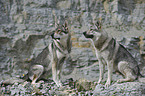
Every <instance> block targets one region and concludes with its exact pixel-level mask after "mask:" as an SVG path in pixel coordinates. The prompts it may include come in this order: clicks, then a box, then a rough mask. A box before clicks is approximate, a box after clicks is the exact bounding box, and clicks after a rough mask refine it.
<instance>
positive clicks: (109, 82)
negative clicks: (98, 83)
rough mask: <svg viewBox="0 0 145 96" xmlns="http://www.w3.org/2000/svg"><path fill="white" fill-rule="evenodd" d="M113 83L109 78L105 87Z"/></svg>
mask: <svg viewBox="0 0 145 96" xmlns="http://www.w3.org/2000/svg"><path fill="white" fill-rule="evenodd" d="M110 85H111V81H110V80H107V82H106V84H105V87H107V88H108V87H109V86H110Z"/></svg>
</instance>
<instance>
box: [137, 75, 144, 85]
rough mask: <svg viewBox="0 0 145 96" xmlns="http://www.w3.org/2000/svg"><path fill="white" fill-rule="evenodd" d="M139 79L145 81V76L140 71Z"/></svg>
mask: <svg viewBox="0 0 145 96" xmlns="http://www.w3.org/2000/svg"><path fill="white" fill-rule="evenodd" d="M138 80H139V82H142V83H145V76H144V75H142V74H141V73H139V77H138Z"/></svg>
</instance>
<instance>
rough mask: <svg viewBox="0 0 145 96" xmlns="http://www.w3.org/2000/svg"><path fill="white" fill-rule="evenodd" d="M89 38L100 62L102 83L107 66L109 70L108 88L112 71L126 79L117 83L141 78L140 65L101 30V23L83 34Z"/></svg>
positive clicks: (100, 79)
mask: <svg viewBox="0 0 145 96" xmlns="http://www.w3.org/2000/svg"><path fill="white" fill-rule="evenodd" d="M83 34H84V36H85V37H86V38H89V39H90V40H91V41H92V43H93V46H94V48H95V50H96V56H97V58H98V61H99V69H100V76H99V81H98V83H100V82H101V81H102V79H103V75H104V69H105V65H107V69H108V79H107V82H106V84H105V86H106V87H108V86H109V85H110V84H111V79H112V71H113V70H115V71H118V72H119V73H121V74H122V75H123V76H125V77H126V78H125V79H119V80H118V81H117V82H125V81H133V80H135V79H137V78H138V77H140V76H141V74H140V72H139V67H138V63H137V61H136V60H135V58H134V57H133V56H132V55H131V54H130V53H129V52H128V51H127V50H126V48H125V47H123V46H122V45H121V44H118V43H117V42H116V40H115V39H113V38H112V37H111V36H108V34H107V33H106V32H104V31H102V30H101V25H100V23H99V22H97V23H96V24H94V26H92V28H90V30H89V31H87V32H84V33H83Z"/></svg>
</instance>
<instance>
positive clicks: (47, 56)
mask: <svg viewBox="0 0 145 96" xmlns="http://www.w3.org/2000/svg"><path fill="white" fill-rule="evenodd" d="M51 36H52V43H51V44H50V45H49V46H48V47H46V48H45V49H44V50H43V51H42V52H41V53H40V54H39V55H38V56H37V58H36V59H35V60H34V61H33V62H32V64H31V66H30V68H29V71H28V76H27V77H28V78H29V79H30V80H32V84H34V83H35V82H36V80H38V79H39V78H41V77H43V75H45V76H46V75H48V74H49V73H48V72H50V71H49V69H50V67H51V69H52V77H53V80H54V82H55V83H56V85H57V86H58V87H61V86H62V83H61V81H60V72H61V67H62V65H63V63H64V61H65V60H66V59H67V58H68V56H69V53H70V52H71V46H72V44H71V33H70V32H69V30H68V27H67V22H65V24H64V25H61V26H60V25H58V26H57V28H56V30H55V32H53V34H52V35H51ZM48 62H49V63H48Z"/></svg>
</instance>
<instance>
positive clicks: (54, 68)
mask: <svg viewBox="0 0 145 96" xmlns="http://www.w3.org/2000/svg"><path fill="white" fill-rule="evenodd" d="M58 73H59V70H57V62H55V61H54V62H52V77H53V81H54V82H55V83H56V85H57V86H58V87H61V84H60V81H59V76H58Z"/></svg>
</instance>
